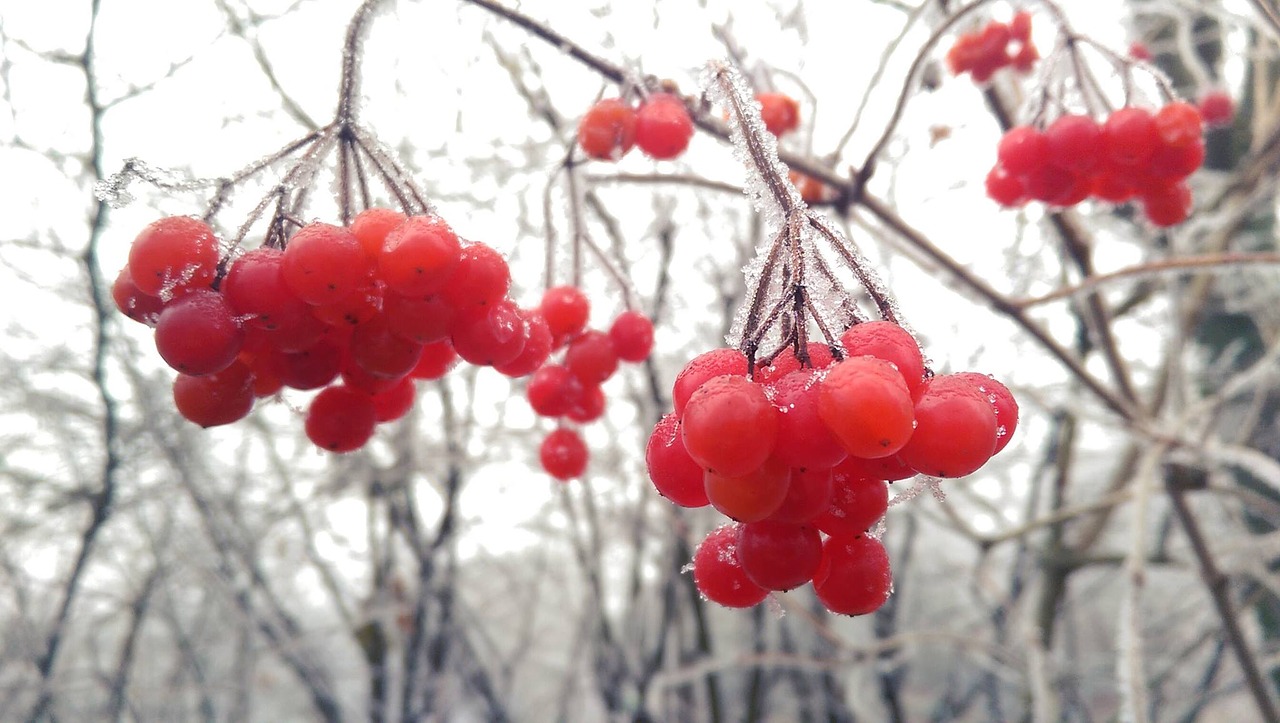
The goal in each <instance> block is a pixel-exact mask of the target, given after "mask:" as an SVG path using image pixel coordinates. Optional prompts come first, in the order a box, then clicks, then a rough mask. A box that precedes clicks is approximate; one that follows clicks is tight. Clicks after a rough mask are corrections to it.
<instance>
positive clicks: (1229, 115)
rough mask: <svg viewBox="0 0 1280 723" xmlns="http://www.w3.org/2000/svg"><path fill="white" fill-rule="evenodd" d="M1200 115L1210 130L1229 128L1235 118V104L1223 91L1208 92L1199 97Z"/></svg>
mask: <svg viewBox="0 0 1280 723" xmlns="http://www.w3.org/2000/svg"><path fill="white" fill-rule="evenodd" d="M1198 105H1199V106H1200V115H1201V116H1202V117H1203V118H1204V123H1205V125H1207V126H1209V127H1210V128H1219V127H1222V126H1229V125H1231V122H1232V121H1233V120H1235V117H1236V104H1235V101H1233V100H1232V99H1231V96H1229V95H1227V93H1226V91H1223V90H1210V91H1208V92H1206V93H1205V94H1204V95H1202V96H1200V102H1199V104H1198Z"/></svg>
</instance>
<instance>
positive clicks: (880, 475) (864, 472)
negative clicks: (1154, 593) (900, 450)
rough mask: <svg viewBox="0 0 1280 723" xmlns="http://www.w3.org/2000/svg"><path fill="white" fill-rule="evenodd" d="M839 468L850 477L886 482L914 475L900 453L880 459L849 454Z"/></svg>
mask: <svg viewBox="0 0 1280 723" xmlns="http://www.w3.org/2000/svg"><path fill="white" fill-rule="evenodd" d="M840 468H841V469H842V470H844V471H845V472H847V473H848V474H849V476H850V477H862V478H864V479H879V480H885V481H886V482H896V481H898V480H900V479H907V478H908V477H915V476H916V471H915V470H914V469H911V467H910V466H908V465H907V463H906V462H903V461H902V455H900V454H895V455H893V456H891V457H881V458H880V459H864V458H862V457H854V456H852V455H851V456H849V457H845V459H844V461H843V462H841V463H840Z"/></svg>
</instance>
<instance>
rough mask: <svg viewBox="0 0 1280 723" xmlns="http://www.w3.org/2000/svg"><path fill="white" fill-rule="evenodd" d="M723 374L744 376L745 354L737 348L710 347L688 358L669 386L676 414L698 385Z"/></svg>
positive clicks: (680, 410) (680, 411)
mask: <svg viewBox="0 0 1280 723" xmlns="http://www.w3.org/2000/svg"><path fill="white" fill-rule="evenodd" d="M725 374H730V375H733V376H739V377H746V376H747V357H746V355H744V354H743V353H742V352H740V351H738V350H737V349H712V350H711V351H707V352H703V353H701V354H699V355H698V356H696V357H694V358H693V359H691V360H689V363H688V364H685V365H684V369H681V370H680V373H679V374H677V375H676V380H675V383H674V384H673V385H672V387H671V403H672V405H673V406H674V408H675V410H676V414H683V413H684V407H685V405H686V404H688V402H689V397H690V396H691V395H692V394H693V393H694V392H695V391H696V390H697V389H698V387H700V386H702V385H703V383H705V382H706V381H707V380H708V379H711V378H713V377H718V376H722V375H725Z"/></svg>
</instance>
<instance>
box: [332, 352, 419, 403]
mask: <svg viewBox="0 0 1280 723" xmlns="http://www.w3.org/2000/svg"><path fill="white" fill-rule="evenodd" d="M338 376H340V377H342V383H343V384H346V385H347V386H349V387H351V388H352V389H359V390H360V391H362V392H366V393H368V394H381V393H383V392H385V391H387V390H388V389H391V388H392V387H394V386H395V385H397V384H399V383H400V382H401V381H403V380H404V379H405V378H406V377H407V376H408V375H402V376H397V377H382V376H378V375H376V374H373V373H371V372H369V371H367V370H366V369H365V368H364V367H362V366H360V365H359V364H356V363H355V362H353V361H351V358H350V356H348V357H347V359H346V360H345V361H344V362H343V364H342V369H341V371H339V372H338Z"/></svg>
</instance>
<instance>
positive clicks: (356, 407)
mask: <svg viewBox="0 0 1280 723" xmlns="http://www.w3.org/2000/svg"><path fill="white" fill-rule="evenodd" d="M376 422H377V412H376V410H375V409H374V405H373V397H371V396H370V395H369V394H366V393H365V392H362V391H360V390H358V389H352V388H350V387H344V386H333V387H325V388H324V389H322V390H321V391H320V393H319V394H317V395H316V397H315V399H312V400H311V406H310V407H308V408H307V420H306V424H305V427H306V431H307V438H308V439H310V440H311V441H312V442H313V443H314V444H315V445H316V446H317V447H320V448H321V449H327V450H329V451H330V452H339V453H342V452H352V451H354V450H357V449H360V448H361V447H363V446H364V445H365V443H366V442H368V441H369V438H370V437H372V436H373V429H374V426H375V425H376Z"/></svg>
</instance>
